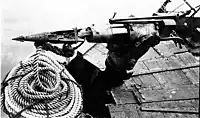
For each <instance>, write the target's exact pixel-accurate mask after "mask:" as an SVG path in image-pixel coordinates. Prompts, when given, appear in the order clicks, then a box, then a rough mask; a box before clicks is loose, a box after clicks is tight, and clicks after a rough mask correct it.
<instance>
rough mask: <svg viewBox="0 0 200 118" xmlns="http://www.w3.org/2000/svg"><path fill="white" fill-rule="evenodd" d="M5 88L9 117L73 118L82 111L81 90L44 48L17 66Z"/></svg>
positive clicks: (4, 98)
mask: <svg viewBox="0 0 200 118" xmlns="http://www.w3.org/2000/svg"><path fill="white" fill-rule="evenodd" d="M2 85H3V86H2V89H1V96H2V105H3V109H4V111H5V112H6V113H7V114H8V115H9V116H10V117H15V118H16V117H19V118H74V117H78V116H79V114H80V112H81V110H82V91H81V87H80V86H79V85H78V84H77V83H76V82H75V80H74V78H73V77H72V76H71V75H70V74H69V72H68V71H67V70H66V69H65V68H64V67H62V66H61V65H60V64H59V63H58V62H57V61H56V60H54V59H53V58H52V57H51V56H50V55H48V54H47V53H45V51H44V50H42V49H41V48H38V49H37V51H36V53H35V54H32V55H30V56H29V57H28V58H26V59H25V60H24V61H22V62H20V63H19V64H18V65H16V66H15V67H14V68H13V69H12V70H11V71H10V72H9V74H8V75H7V77H6V78H5V80H4V82H3V84H2Z"/></svg>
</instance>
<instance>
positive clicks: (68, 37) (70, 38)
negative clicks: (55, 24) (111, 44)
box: [12, 30, 85, 44]
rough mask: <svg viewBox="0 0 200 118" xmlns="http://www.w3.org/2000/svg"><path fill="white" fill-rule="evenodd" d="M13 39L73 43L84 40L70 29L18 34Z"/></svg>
mask: <svg viewBox="0 0 200 118" xmlns="http://www.w3.org/2000/svg"><path fill="white" fill-rule="evenodd" d="M12 40H15V41H21V42H24V41H31V42H50V43H66V44H73V43H77V42H84V41H85V40H84V39H82V38H79V37H78V36H77V35H76V33H74V32H71V30H66V31H63V32H61V31H57V32H44V33H39V34H33V35H28V36H19V37H16V38H13V39H12Z"/></svg>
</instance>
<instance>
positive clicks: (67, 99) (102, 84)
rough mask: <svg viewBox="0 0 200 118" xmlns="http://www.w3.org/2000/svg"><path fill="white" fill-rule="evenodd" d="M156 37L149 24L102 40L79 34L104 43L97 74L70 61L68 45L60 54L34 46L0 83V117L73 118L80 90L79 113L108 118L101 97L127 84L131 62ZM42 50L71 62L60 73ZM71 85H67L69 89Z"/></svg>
mask: <svg viewBox="0 0 200 118" xmlns="http://www.w3.org/2000/svg"><path fill="white" fill-rule="evenodd" d="M158 35H159V34H158V32H157V31H156V30H155V27H154V25H152V24H147V25H132V26H131V27H130V33H114V34H113V33H112V32H106V33H104V34H103V33H96V32H93V31H92V30H91V28H87V29H86V30H82V31H81V32H79V34H78V36H79V37H81V38H86V39H87V40H88V41H94V42H107V44H108V46H107V48H108V50H109V52H108V57H107V59H106V61H105V65H106V69H105V71H98V69H97V68H96V67H95V66H93V65H92V64H90V63H89V62H88V61H87V60H85V59H84V58H83V55H82V54H80V53H77V55H74V54H75V53H74V48H72V47H71V46H70V45H67V46H66V45H63V48H62V49H60V48H58V47H56V46H52V45H51V44H50V43H44V42H43V43H41V42H40V43H38V42H35V47H36V49H37V51H36V53H35V54H33V55H32V56H29V57H28V59H26V60H25V61H23V62H21V63H20V64H18V65H17V66H16V67H14V68H13V69H12V70H11V72H9V73H8V76H7V77H6V79H5V81H4V82H3V87H2V91H3V92H2V95H3V101H4V107H5V108H4V111H6V113H7V114H9V116H10V117H19V116H21V115H22V116H23V117H30V115H31V116H35V117H40V116H45V115H46V116H47V117H49V116H51V117H55V115H56V116H58V117H59V116H61V115H60V113H62V115H64V116H65V115H67V116H70V115H73V116H79V113H80V112H79V110H80V111H82V94H81V93H82V91H81V89H82V90H83V113H85V114H90V115H88V116H93V117H100V118H104V117H110V116H109V113H108V108H107V107H106V106H105V104H106V103H107V102H108V95H107V91H109V90H111V88H113V87H116V86H120V85H122V84H123V80H125V79H128V75H129V74H132V72H131V70H132V68H133V67H134V65H135V64H136V62H137V60H138V59H139V58H140V57H142V56H143V55H144V54H145V53H146V52H147V51H148V50H149V48H150V47H153V46H155V45H156V44H158V43H159V42H160V40H161V39H160V38H159V36H158ZM44 50H47V51H52V52H54V53H56V54H58V55H61V56H64V57H67V58H68V57H71V56H73V55H74V57H75V58H73V59H72V61H70V62H69V63H68V64H66V65H65V67H66V69H67V70H66V69H63V67H62V66H61V65H60V64H59V63H58V62H57V61H55V59H53V58H51V57H50V56H48V55H46V53H45V51H44ZM69 73H70V74H71V75H72V76H73V78H72V77H71V75H70V74H69ZM19 75H20V76H19ZM74 79H75V80H76V82H75V81H74ZM71 82H72V83H73V84H69V83H71ZM77 82H78V84H77ZM68 85H69V86H68ZM70 85H72V86H70ZM79 85H81V86H79ZM76 90H77V91H76ZM67 91H68V92H67ZM70 91H72V92H70ZM27 98H28V99H27ZM6 99H8V100H6ZM56 100H57V101H56ZM63 101H64V102H63ZM70 103H71V104H70ZM71 105H72V106H73V107H72V106H71ZM10 106H11V107H10ZM41 106H42V107H41ZM54 107H55V108H54ZM19 108H20V109H19ZM39 111H40V112H39ZM44 112H45V113H44ZM64 116H63V117H64ZM70 117H72V116H70Z"/></svg>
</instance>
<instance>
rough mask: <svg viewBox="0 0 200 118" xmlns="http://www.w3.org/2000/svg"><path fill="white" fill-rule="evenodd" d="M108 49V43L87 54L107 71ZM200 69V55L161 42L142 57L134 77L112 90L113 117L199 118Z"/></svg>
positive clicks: (94, 47) (87, 56)
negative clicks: (106, 45) (105, 62)
mask: <svg viewBox="0 0 200 118" xmlns="http://www.w3.org/2000/svg"><path fill="white" fill-rule="evenodd" d="M107 52H108V50H107V49H106V48H105V45H102V44H95V45H93V46H92V47H91V48H90V49H88V50H87V51H86V52H85V55H84V57H85V58H86V59H87V60H88V61H90V62H91V63H92V64H94V65H96V66H97V67H98V68H100V69H101V70H104V69H105V65H104V61H105V59H106V56H107ZM199 69H200V63H199V58H197V57H194V56H193V55H192V54H191V53H189V52H188V51H187V49H186V48H185V47H183V48H182V49H179V48H177V47H176V46H175V44H174V43H172V42H170V41H169V42H161V43H160V44H159V45H157V46H155V47H154V48H151V49H150V50H149V51H148V52H147V53H146V54H145V55H144V56H143V57H142V58H140V60H139V61H138V62H137V63H136V65H135V67H134V68H133V70H134V73H133V75H132V76H131V77H130V79H128V80H126V81H125V82H124V84H123V85H122V86H120V87H117V88H113V89H112V91H111V94H112V96H113V98H114V101H115V104H107V106H108V107H109V110H110V114H111V117H112V118H198V117H199V115H198V114H199Z"/></svg>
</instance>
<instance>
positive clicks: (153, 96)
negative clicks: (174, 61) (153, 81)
mask: <svg viewBox="0 0 200 118" xmlns="http://www.w3.org/2000/svg"><path fill="white" fill-rule="evenodd" d="M140 93H141V94H142V96H143V97H144V99H145V100H143V102H152V101H163V100H179V99H191V98H199V87H196V86H195V85H180V86H179V88H168V89H157V90H151V89H149V90H148V89H144V90H142V89H140Z"/></svg>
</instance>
